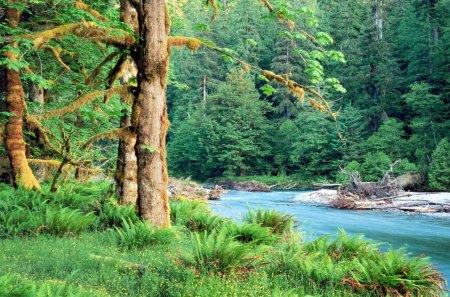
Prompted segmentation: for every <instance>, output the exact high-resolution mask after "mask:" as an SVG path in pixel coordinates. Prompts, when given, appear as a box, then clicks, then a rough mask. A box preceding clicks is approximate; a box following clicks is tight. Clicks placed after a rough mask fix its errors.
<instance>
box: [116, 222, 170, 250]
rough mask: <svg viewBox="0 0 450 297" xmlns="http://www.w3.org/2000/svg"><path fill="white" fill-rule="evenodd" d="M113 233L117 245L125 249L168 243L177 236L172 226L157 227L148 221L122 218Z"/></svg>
mask: <svg viewBox="0 0 450 297" xmlns="http://www.w3.org/2000/svg"><path fill="white" fill-rule="evenodd" d="M122 226H123V227H122V228H119V227H115V231H114V233H113V236H114V238H115V239H116V242H117V245H118V246H120V247H122V248H125V249H142V248H145V247H147V246H150V245H157V244H169V243H171V242H173V241H174V240H175V239H177V238H178V237H179V235H178V232H177V231H176V230H175V229H174V228H163V229H157V228H156V227H155V226H152V225H149V224H148V223H144V222H138V223H133V222H132V221H126V220H123V222H122Z"/></svg>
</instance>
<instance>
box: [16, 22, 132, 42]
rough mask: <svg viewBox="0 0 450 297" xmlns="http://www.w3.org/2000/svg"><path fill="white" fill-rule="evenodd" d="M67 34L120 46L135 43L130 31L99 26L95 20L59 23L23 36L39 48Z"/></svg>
mask: <svg viewBox="0 0 450 297" xmlns="http://www.w3.org/2000/svg"><path fill="white" fill-rule="evenodd" d="M69 34H73V35H76V36H79V37H82V38H86V39H88V40H91V41H93V42H97V41H100V42H103V43H107V44H111V45H114V46H117V47H120V48H130V47H131V46H132V45H133V44H134V43H135V39H134V37H133V36H132V35H131V34H130V33H128V32H126V31H124V30H121V29H115V28H103V27H99V26H98V25H97V24H96V23H95V22H81V23H75V24H66V25H61V26H58V27H55V28H53V29H49V30H45V31H40V32H36V33H34V34H31V35H27V36H25V37H28V38H30V39H32V40H33V43H34V46H35V47H36V48H40V47H42V45H43V44H45V43H47V42H49V41H50V40H53V39H59V38H61V37H63V36H65V35H69Z"/></svg>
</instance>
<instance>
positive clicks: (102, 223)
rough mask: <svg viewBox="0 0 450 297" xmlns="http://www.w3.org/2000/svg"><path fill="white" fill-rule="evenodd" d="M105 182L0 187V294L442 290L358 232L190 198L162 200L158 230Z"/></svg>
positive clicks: (423, 266) (430, 272)
mask: <svg viewBox="0 0 450 297" xmlns="http://www.w3.org/2000/svg"><path fill="white" fill-rule="evenodd" d="M0 186H1V185H0ZM108 189H109V185H108V184H100V183H97V184H87V185H69V186H67V187H66V188H64V189H61V190H60V192H59V193H56V194H55V193H48V192H45V191H44V193H33V192H29V191H24V190H17V191H14V190H13V189H12V188H10V187H8V186H1V187H0V221H1V222H0V223H1V224H0V226H1V227H0V238H1V240H0V267H2V269H1V271H0V296H280V297H281V296H283V297H284V296H406V295H408V296H439V295H441V294H443V292H442V290H441V289H442V285H443V284H444V280H443V279H442V276H441V275H440V273H439V272H436V271H435V270H434V268H433V267H432V266H431V264H429V262H428V259H426V258H410V257H409V256H408V254H407V253H406V252H405V250H389V251H387V252H381V251H380V250H379V249H378V245H377V244H376V243H373V242H369V241H367V240H365V239H364V238H363V237H361V236H355V237H351V236H348V235H347V234H345V232H343V231H341V232H340V233H339V234H338V235H337V236H333V237H327V236H326V237H321V238H318V239H316V240H314V241H312V242H304V241H303V240H302V238H301V235H300V234H295V233H294V232H293V225H294V223H295V222H294V220H293V218H292V216H290V215H287V214H280V213H277V212H275V211H271V210H257V211H249V213H248V214H247V215H246V216H245V217H244V223H243V224H237V223H235V222H232V221H230V220H227V219H224V218H221V217H219V216H216V215H213V214H211V213H210V212H209V210H208V209H207V205H206V204H205V203H201V202H198V201H189V200H180V201H172V202H171V221H172V224H173V227H171V228H169V229H156V228H154V227H152V226H150V225H148V224H145V223H143V222H142V221H140V220H139V218H137V217H136V215H135V214H134V211H133V209H132V208H130V207H124V206H120V205H117V203H116V202H115V199H114V198H113V197H108Z"/></svg>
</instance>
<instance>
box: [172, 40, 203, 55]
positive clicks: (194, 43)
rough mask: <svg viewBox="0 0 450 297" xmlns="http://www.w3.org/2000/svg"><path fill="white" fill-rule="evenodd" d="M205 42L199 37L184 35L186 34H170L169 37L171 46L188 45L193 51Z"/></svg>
mask: <svg viewBox="0 0 450 297" xmlns="http://www.w3.org/2000/svg"><path fill="white" fill-rule="evenodd" d="M202 44H203V42H201V41H200V40H198V39H197V38H192V37H184V36H170V37H169V47H172V46H175V47H187V48H188V49H190V50H191V51H194V52H195V51H197V50H198V49H199V48H200V46H202Z"/></svg>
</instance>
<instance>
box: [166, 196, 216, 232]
mask: <svg viewBox="0 0 450 297" xmlns="http://www.w3.org/2000/svg"><path fill="white" fill-rule="evenodd" d="M209 214H210V211H209V209H208V205H207V204H206V203H202V202H199V201H194V200H178V201H171V202H170V220H171V222H172V224H174V225H180V226H181V225H185V224H186V222H187V221H188V220H189V219H191V218H192V217H194V216H202V215H209Z"/></svg>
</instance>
